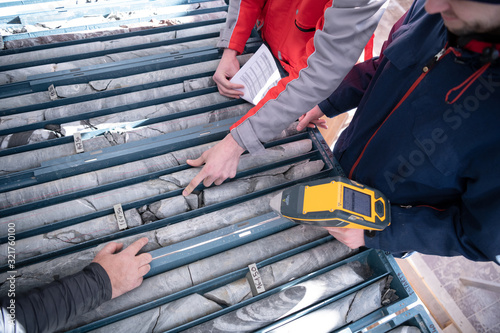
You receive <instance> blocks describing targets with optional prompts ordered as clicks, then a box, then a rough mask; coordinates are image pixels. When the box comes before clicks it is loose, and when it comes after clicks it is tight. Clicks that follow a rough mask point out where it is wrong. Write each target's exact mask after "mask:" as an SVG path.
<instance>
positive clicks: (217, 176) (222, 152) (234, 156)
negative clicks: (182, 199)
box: [182, 133, 245, 196]
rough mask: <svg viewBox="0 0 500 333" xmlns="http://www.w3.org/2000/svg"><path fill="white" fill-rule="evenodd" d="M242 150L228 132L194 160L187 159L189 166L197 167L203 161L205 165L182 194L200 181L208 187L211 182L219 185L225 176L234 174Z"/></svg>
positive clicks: (184, 194) (189, 191)
mask: <svg viewBox="0 0 500 333" xmlns="http://www.w3.org/2000/svg"><path fill="white" fill-rule="evenodd" d="M244 151H245V149H243V148H241V147H240V145H239V144H238V143H237V142H236V141H235V140H234V139H233V136H232V135H231V133H229V134H228V135H226V137H225V138H224V139H223V140H222V141H221V142H219V143H218V144H216V145H215V146H213V147H212V148H210V149H209V150H207V151H205V152H204V153H203V154H202V155H201V156H200V157H198V158H197V159H196V160H187V161H186V162H187V163H188V164H189V165H191V166H194V167H199V166H201V165H202V164H203V163H205V166H204V167H203V169H201V171H200V172H199V173H198V174H197V175H196V177H194V178H193V180H191V182H190V183H189V185H188V186H187V187H186V189H185V190H184V191H183V192H182V195H183V196H187V195H189V194H191V192H193V190H194V189H195V188H196V186H198V184H199V183H201V182H202V181H203V185H205V186H206V187H208V186H210V185H212V183H215V185H220V184H222V183H223V182H224V181H225V180H226V179H227V178H233V177H234V176H236V170H237V169H238V162H239V160H240V155H241V154H243V152H244Z"/></svg>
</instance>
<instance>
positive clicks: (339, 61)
mask: <svg viewBox="0 0 500 333" xmlns="http://www.w3.org/2000/svg"><path fill="white" fill-rule="evenodd" d="M385 3H386V0H336V1H333V4H332V7H330V8H327V9H326V11H325V14H324V16H325V17H324V19H325V20H324V26H323V29H322V30H317V31H316V32H315V35H314V49H315V51H314V52H313V53H312V54H311V55H310V56H309V58H308V60H307V67H306V68H304V69H302V70H301V71H300V72H299V76H298V77H297V78H296V79H294V80H292V81H290V82H289V83H288V85H287V86H286V89H285V90H283V91H282V92H281V93H280V94H279V95H278V97H277V98H275V99H271V100H269V101H268V102H267V103H265V104H264V105H263V106H262V107H261V108H260V109H259V110H258V111H257V112H256V113H255V114H253V115H252V116H249V117H248V118H246V119H245V120H244V121H243V122H241V123H240V124H239V125H238V126H236V127H234V128H232V130H231V133H232V135H233V137H234V139H235V140H236V141H237V142H238V144H239V145H240V146H241V147H243V148H245V149H247V150H248V151H249V152H250V153H255V152H258V151H260V150H262V149H264V148H263V146H262V142H266V141H269V140H271V139H273V138H274V137H276V136H277V135H278V134H280V133H281V131H282V130H284V129H285V128H286V127H287V126H289V125H290V124H291V123H292V122H294V121H295V120H296V119H297V118H299V117H300V116H301V115H302V114H304V113H306V112H307V111H309V110H310V109H312V108H313V107H314V106H315V105H317V104H318V103H320V102H321V101H323V100H324V99H326V98H327V97H328V96H330V94H331V93H332V92H333V91H334V90H335V89H336V88H337V87H338V86H339V84H340V83H341V82H342V79H343V78H344V77H345V76H346V75H347V73H348V72H349V70H350V69H351V68H352V67H353V66H354V64H355V63H356V61H357V60H358V58H359V56H360V54H361V52H362V50H363V48H364V46H365V45H366V43H367V42H368V40H369V39H370V37H371V36H372V34H373V31H374V30H375V28H376V26H377V24H378V22H379V20H380V18H381V16H382V14H383V12H384V10H385V7H386V6H385Z"/></svg>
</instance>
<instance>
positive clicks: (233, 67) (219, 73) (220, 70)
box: [213, 49, 244, 98]
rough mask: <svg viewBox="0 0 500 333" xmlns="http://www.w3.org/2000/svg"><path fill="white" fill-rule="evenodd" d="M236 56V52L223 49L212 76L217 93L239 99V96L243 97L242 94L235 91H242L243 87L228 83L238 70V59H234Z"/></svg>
mask: <svg viewBox="0 0 500 333" xmlns="http://www.w3.org/2000/svg"><path fill="white" fill-rule="evenodd" d="M237 54H238V52H236V51H235V50H231V49H224V53H223V54H222V58H221V60H220V62H219V65H218V66H217V70H216V71H215V74H214V76H213V79H214V81H215V83H217V88H218V89H219V93H220V94H221V95H223V96H226V97H231V98H240V96H243V92H242V91H240V90H237V89H243V88H244V86H243V85H241V84H236V83H231V82H229V80H230V79H232V78H233V76H234V74H236V72H238V71H239V70H240V63H239V62H238V59H236V55H237Z"/></svg>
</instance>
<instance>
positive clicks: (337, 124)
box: [319, 112, 349, 147]
mask: <svg viewBox="0 0 500 333" xmlns="http://www.w3.org/2000/svg"><path fill="white" fill-rule="evenodd" d="M348 118H349V114H348V113H347V112H345V113H342V114H340V115H338V116H336V117H334V118H328V117H325V116H323V117H322V119H325V120H326V125H327V126H328V129H323V128H320V129H319V131H320V133H321V135H323V138H324V139H325V142H326V143H327V144H328V147H331V146H332V144H333V143H334V142H335V141H336V140H337V138H338V137H339V134H340V132H341V131H342V130H343V129H344V128H345V127H346V126H347V125H348V123H346V121H347V119H348Z"/></svg>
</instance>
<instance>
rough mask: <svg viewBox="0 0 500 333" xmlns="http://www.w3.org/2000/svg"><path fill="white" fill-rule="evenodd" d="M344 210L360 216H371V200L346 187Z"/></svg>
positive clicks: (367, 196) (366, 195)
mask: <svg viewBox="0 0 500 333" xmlns="http://www.w3.org/2000/svg"><path fill="white" fill-rule="evenodd" d="M343 208H344V209H347V210H350V211H351V212H355V213H358V214H362V215H366V216H371V200H370V196H369V195H368V194H364V193H361V192H358V191H355V190H353V189H350V188H348V187H344V203H343Z"/></svg>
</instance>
